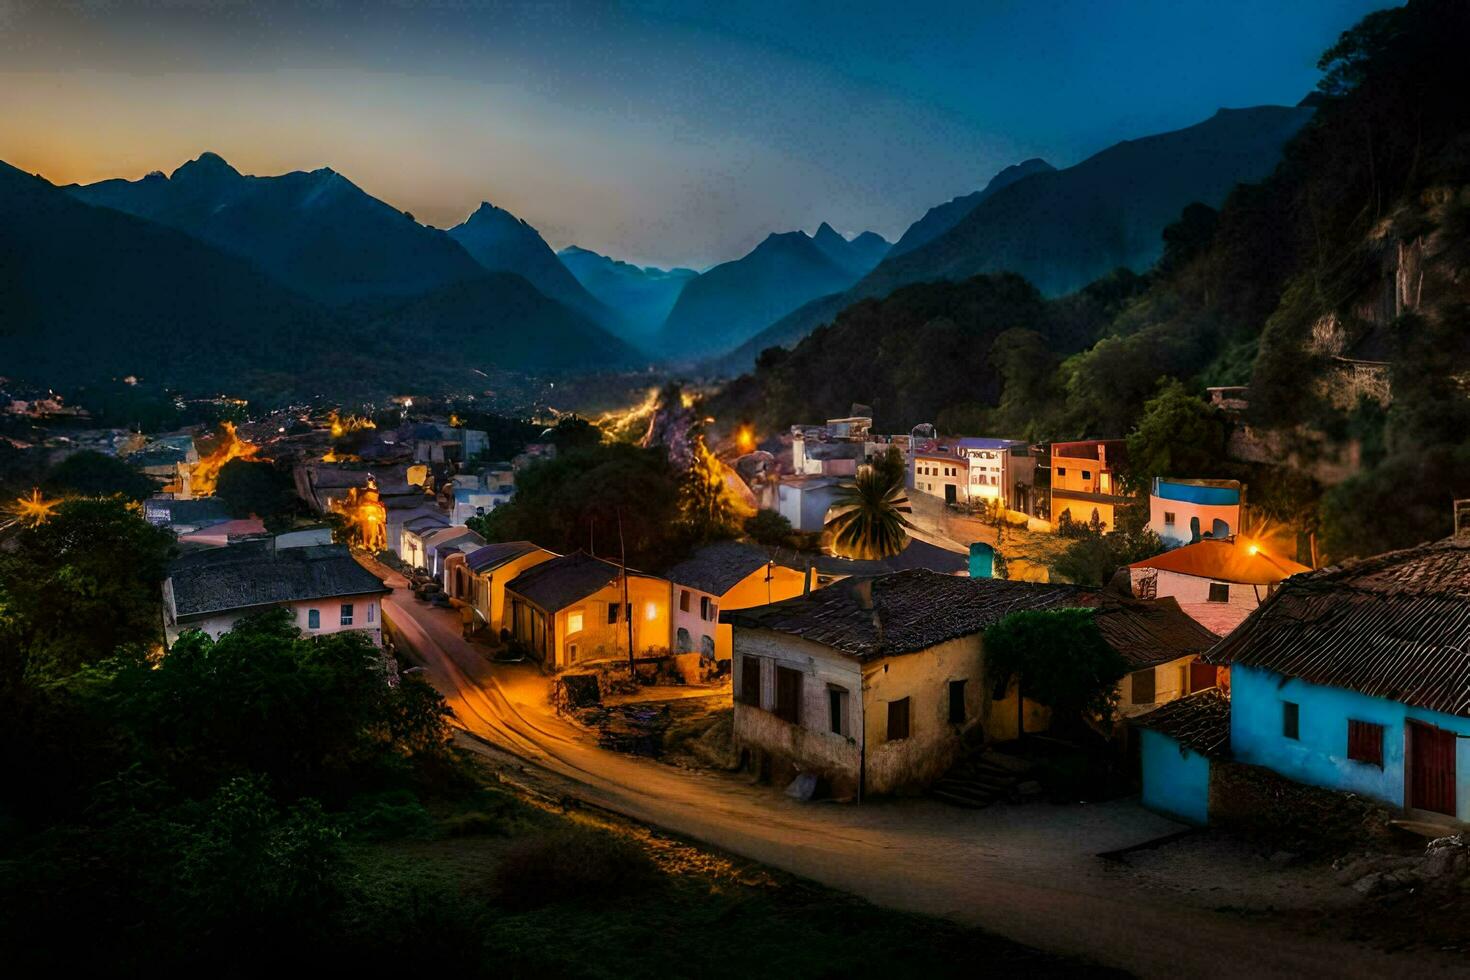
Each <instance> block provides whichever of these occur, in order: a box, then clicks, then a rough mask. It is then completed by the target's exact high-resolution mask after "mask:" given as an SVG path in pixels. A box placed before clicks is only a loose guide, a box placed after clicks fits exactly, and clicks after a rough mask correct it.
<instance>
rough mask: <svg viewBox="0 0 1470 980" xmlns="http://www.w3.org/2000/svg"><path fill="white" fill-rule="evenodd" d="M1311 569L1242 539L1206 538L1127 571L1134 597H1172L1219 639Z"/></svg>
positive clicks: (1139, 562) (1135, 564)
mask: <svg viewBox="0 0 1470 980" xmlns="http://www.w3.org/2000/svg"><path fill="white" fill-rule="evenodd" d="M1307 571H1311V569H1309V568H1307V566H1305V565H1302V564H1299V563H1298V562H1294V561H1292V560H1291V559H1289V558H1281V557H1278V556H1276V555H1273V554H1270V553H1269V552H1268V551H1267V550H1266V549H1265V548H1264V547H1263V546H1262V545H1261V544H1260V543H1258V542H1254V541H1246V540H1244V539H1241V538H1232V539H1229V540H1225V541H1215V540H1208V539H1207V540H1204V541H1200V542H1198V543H1197V544H1190V545H1185V546H1184V547H1182V548H1175V549H1174V550H1173V551H1166V552H1164V553H1163V554H1162V555H1155V556H1154V557H1152V558H1145V559H1144V560H1143V561H1138V562H1134V563H1133V564H1132V565H1130V566H1129V567H1128V575H1129V579H1130V582H1131V584H1132V587H1133V594H1134V595H1136V596H1140V597H1142V598H1146V599H1153V598H1159V599H1162V598H1166V597H1173V598H1174V599H1177V600H1178V601H1179V607H1180V608H1181V609H1183V610H1184V611H1185V612H1186V613H1188V614H1189V615H1190V616H1191V617H1192V618H1193V619H1194V620H1195V621H1196V622H1198V623H1200V624H1201V625H1202V626H1204V627H1205V628H1207V629H1209V630H1210V631H1212V632H1214V633H1216V634H1218V635H1221V636H1224V635H1225V634H1226V633H1229V632H1230V631H1231V630H1233V629H1235V627H1237V626H1239V625H1240V624H1241V623H1242V622H1243V621H1244V620H1245V618H1246V617H1247V616H1249V615H1250V614H1251V612H1252V611H1253V610H1254V609H1255V608H1256V607H1257V606H1259V605H1260V604H1261V603H1262V602H1265V601H1266V599H1267V597H1268V596H1270V595H1271V593H1272V592H1273V591H1275V589H1276V587H1277V586H1278V585H1279V584H1280V583H1281V582H1282V581H1283V580H1285V579H1287V578H1289V577H1291V576H1292V575H1297V574H1299V573H1301V572H1307Z"/></svg>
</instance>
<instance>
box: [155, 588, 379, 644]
mask: <svg viewBox="0 0 1470 980" xmlns="http://www.w3.org/2000/svg"><path fill="white" fill-rule="evenodd" d="M171 598H172V597H171V595H170V597H169V600H170V601H171ZM349 602H350V603H352V625H351V626H343V625H342V606H343V604H344V603H349ZM166 608H171V606H169V607H166ZM265 608H277V607H264V606H263V607H259V608H256V609H248V610H233V611H230V612H224V613H220V614H218V615H215V616H206V617H204V618H202V619H191V620H189V621H188V622H185V623H176V622H171V621H169V620H170V619H171V617H168V618H167V619H166V620H165V624H164V626H165V629H164V633H165V636H164V638H165V640H166V641H167V643H168V645H169V646H173V643H174V641H175V640H177V639H178V638H179V634H181V633H183V632H184V631H185V630H202V631H203V632H205V633H208V634H209V635H210V636H211V637H213V638H214V639H216V640H217V639H219V638H220V635H221V634H223V633H228V632H229V631H230V630H231V629H233V628H234V626H235V624H236V623H238V622H239V621H240V620H241V619H243V618H245V617H246V616H247V615H250V614H251V613H255V612H260V611H261V610H262V609H265ZM280 608H286V609H289V610H291V617H292V619H294V620H295V621H296V625H297V626H298V627H300V629H301V632H303V633H305V634H306V635H307V636H325V635H327V634H328V633H343V632H347V631H349V630H358V631H360V632H364V633H367V634H368V635H369V636H370V637H371V638H372V641H373V642H374V643H375V644H377V645H378V646H382V645H383V617H382V609H381V608H380V607H379V596H377V595H374V594H367V595H355V596H341V597H333V598H331V599H307V600H303V601H301V602H288V603H282V604H281V606H280ZM312 609H316V610H318V612H319V615H320V622H321V626H320V628H318V629H311V628H310V627H309V626H308V625H307V624H308V622H309V621H310V615H309V610H312Z"/></svg>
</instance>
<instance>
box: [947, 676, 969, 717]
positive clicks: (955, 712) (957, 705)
mask: <svg viewBox="0 0 1470 980" xmlns="http://www.w3.org/2000/svg"><path fill="white" fill-rule="evenodd" d="M964 721H965V682H964V681H950V682H949V723H950V724H951V725H961V724H964Z"/></svg>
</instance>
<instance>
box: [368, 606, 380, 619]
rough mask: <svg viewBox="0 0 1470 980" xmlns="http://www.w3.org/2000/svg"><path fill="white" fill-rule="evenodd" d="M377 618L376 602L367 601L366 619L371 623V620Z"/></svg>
mask: <svg viewBox="0 0 1470 980" xmlns="http://www.w3.org/2000/svg"><path fill="white" fill-rule="evenodd" d="M377 618H378V604H377V603H376V602H369V603H368V611H367V621H368V622H369V623H371V622H374V621H375V620H376V619H377Z"/></svg>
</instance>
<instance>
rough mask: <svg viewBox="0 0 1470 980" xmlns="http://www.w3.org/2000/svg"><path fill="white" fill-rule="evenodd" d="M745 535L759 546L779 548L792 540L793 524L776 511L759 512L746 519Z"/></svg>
mask: <svg viewBox="0 0 1470 980" xmlns="http://www.w3.org/2000/svg"><path fill="white" fill-rule="evenodd" d="M745 533H746V534H748V535H750V537H751V538H752V539H753V540H754V541H756V543H758V544H763V545H766V546H768V547H772V548H779V547H781V546H783V545H785V544H786V543H787V542H788V541H790V539H791V522H790V521H788V520H787V519H786V518H785V517H784V516H783V515H781V514H780V513H778V512H776V511H774V510H758V511H756V512H755V513H754V514H752V515H751V516H749V517H747V518H746V519H745Z"/></svg>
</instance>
